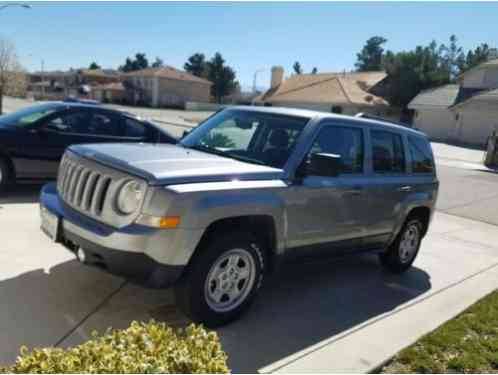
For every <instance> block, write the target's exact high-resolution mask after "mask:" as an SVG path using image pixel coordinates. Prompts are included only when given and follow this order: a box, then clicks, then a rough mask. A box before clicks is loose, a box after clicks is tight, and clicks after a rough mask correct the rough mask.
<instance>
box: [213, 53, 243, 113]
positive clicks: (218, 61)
mask: <svg viewBox="0 0 498 375" xmlns="http://www.w3.org/2000/svg"><path fill="white" fill-rule="evenodd" d="M206 67H207V78H208V79H209V80H210V81H211V82H212V83H213V84H212V86H211V95H212V96H214V97H215V98H216V101H217V102H218V103H221V101H222V99H223V97H224V96H227V95H230V94H231V93H232V92H233V91H234V90H235V89H236V88H237V84H238V83H237V81H236V80H235V72H234V70H233V69H232V68H230V67H229V66H226V65H225V60H224V59H223V57H222V56H221V54H220V53H219V52H216V54H215V55H214V57H213V58H212V59H211V60H210V61H208V62H207V63H206Z"/></svg>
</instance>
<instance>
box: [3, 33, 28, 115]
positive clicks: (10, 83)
mask: <svg viewBox="0 0 498 375" xmlns="http://www.w3.org/2000/svg"><path fill="white" fill-rule="evenodd" d="M26 84H27V82H26V74H25V73H24V71H23V69H22V67H21V65H20V64H19V61H18V59H17V54H16V48H15V45H14V44H13V43H12V42H10V41H9V40H7V39H2V38H0V114H2V113H3V112H2V111H3V96H4V95H7V94H14V95H15V93H16V92H17V91H18V90H19V89H20V85H24V89H25V85H26Z"/></svg>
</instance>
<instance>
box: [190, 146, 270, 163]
mask: <svg viewBox="0 0 498 375" xmlns="http://www.w3.org/2000/svg"><path fill="white" fill-rule="evenodd" d="M184 147H187V148H191V149H193V150H197V151H203V152H207V153H208V154H209V153H210V154H214V155H219V156H224V157H226V158H230V159H235V160H239V161H244V162H246V163H252V164H259V165H266V164H265V163H263V162H262V161H260V160H257V159H253V158H249V157H245V156H240V155H234V154H230V153H228V152H224V151H221V150H218V149H217V148H214V147H209V146H204V145H193V146H184Z"/></svg>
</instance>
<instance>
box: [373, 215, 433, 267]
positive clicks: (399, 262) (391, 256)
mask: <svg viewBox="0 0 498 375" xmlns="http://www.w3.org/2000/svg"><path fill="white" fill-rule="evenodd" d="M423 228H424V225H423V223H422V221H421V220H420V219H419V218H416V217H412V218H408V220H406V222H405V224H404V225H403V227H402V228H401V230H400V232H399V233H398V236H397V237H396V239H395V240H394V242H393V243H392V244H391V246H389V248H388V249H387V251H386V252H385V253H382V254H379V259H380V262H381V264H382V265H383V266H384V267H385V268H387V269H388V270H389V271H391V272H394V273H402V272H405V271H406V270H408V269H409V268H410V267H411V265H412V264H413V262H414V260H415V258H416V257H417V254H418V251H419V249H420V244H421V243H422V237H423ZM410 230H412V231H416V232H417V240H416V244H413V246H412V247H413V248H414V250H413V252H412V253H410V255H409V256H406V252H404V251H403V249H402V248H401V246H402V242H403V239H404V236H405V234H406V233H407V231H410ZM411 242H412V241H411V240H410V243H411ZM402 254H405V256H402Z"/></svg>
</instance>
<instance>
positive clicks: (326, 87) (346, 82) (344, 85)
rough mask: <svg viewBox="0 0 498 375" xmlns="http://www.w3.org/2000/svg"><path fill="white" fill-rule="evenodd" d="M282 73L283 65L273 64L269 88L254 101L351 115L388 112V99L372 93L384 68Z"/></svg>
mask: <svg viewBox="0 0 498 375" xmlns="http://www.w3.org/2000/svg"><path fill="white" fill-rule="evenodd" d="M283 77H284V69H283V68H282V67H279V66H275V67H273V68H272V70H271V85H270V89H269V90H268V91H266V92H265V93H264V94H262V95H260V96H258V97H257V98H255V99H254V101H253V103H254V104H255V105H265V106H280V107H295V108H306V109H313V110H318V111H324V112H335V113H344V114H350V115H354V114H356V113H358V112H368V113H371V114H374V115H378V116H388V115H389V111H390V110H389V103H388V102H387V101H386V100H384V99H383V98H382V97H380V96H377V95H376V94H375V93H374V92H375V88H376V86H378V85H379V84H380V83H381V81H382V80H384V79H385V78H386V73H385V72H351V73H346V72H345V73H319V74H295V75H291V76H290V77H288V78H287V79H285V80H284V79H283Z"/></svg>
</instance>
